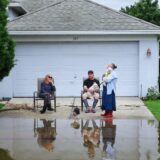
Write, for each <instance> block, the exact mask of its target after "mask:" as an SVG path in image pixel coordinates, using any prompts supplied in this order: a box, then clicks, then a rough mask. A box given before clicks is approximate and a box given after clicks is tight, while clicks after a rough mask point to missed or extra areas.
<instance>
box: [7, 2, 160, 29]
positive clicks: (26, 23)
mask: <svg viewBox="0 0 160 160" xmlns="http://www.w3.org/2000/svg"><path fill="white" fill-rule="evenodd" d="M34 1H35V0H34ZM51 1H52V2H51ZM53 1H54V2H53ZM50 2H51V3H48V5H47V6H44V7H42V8H41V7H40V8H39V9H38V10H36V11H35V10H34V11H32V12H29V13H28V14H26V15H24V16H21V17H19V18H17V19H16V20H13V21H11V22H9V24H8V28H9V30H10V31H109V30H146V31H147V30H160V27H159V26H156V25H154V24H151V23H148V22H146V21H143V20H140V19H138V18H134V17H132V16H129V15H127V14H124V13H121V12H118V11H115V10H112V9H110V8H108V7H105V6H102V5H99V4H97V3H95V2H93V1H90V0H50Z"/></svg>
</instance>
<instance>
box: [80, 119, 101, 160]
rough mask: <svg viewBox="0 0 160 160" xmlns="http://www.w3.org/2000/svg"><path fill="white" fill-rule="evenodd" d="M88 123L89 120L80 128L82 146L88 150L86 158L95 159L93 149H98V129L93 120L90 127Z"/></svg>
mask: <svg viewBox="0 0 160 160" xmlns="http://www.w3.org/2000/svg"><path fill="white" fill-rule="evenodd" d="M82 121H83V120H82ZM89 122H90V120H87V121H86V122H85V125H84V126H82V135H83V141H84V143H83V145H84V147H86V148H87V149H88V156H89V158H91V159H92V158H94V157H95V147H99V144H100V128H99V127H98V126H97V124H96V122H95V120H91V122H92V126H91V127H90V126H89ZM82 125H83V122H82Z"/></svg>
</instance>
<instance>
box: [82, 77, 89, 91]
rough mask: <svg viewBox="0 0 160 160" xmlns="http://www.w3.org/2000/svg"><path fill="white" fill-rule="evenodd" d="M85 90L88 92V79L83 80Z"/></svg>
mask: <svg viewBox="0 0 160 160" xmlns="http://www.w3.org/2000/svg"><path fill="white" fill-rule="evenodd" d="M83 90H84V91H86V92H87V91H88V87H87V81H86V80H85V81H84V82H83Z"/></svg>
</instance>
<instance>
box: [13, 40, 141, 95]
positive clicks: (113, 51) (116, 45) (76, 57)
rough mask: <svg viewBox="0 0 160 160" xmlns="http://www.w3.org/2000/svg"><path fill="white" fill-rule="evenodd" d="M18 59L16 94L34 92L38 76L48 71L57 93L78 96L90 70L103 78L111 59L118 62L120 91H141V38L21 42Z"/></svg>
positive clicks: (15, 78)
mask: <svg viewBox="0 0 160 160" xmlns="http://www.w3.org/2000/svg"><path fill="white" fill-rule="evenodd" d="M16 59H17V60H18V61H17V65H16V66H15V68H14V76H13V84H14V96H32V94H33V91H34V90H35V89H36V86H37V78H39V77H44V75H45V74H47V73H51V74H53V76H54V77H55V83H56V87H57V95H58V96H79V95H80V91H81V89H82V78H83V77H86V76H87V71H88V70H90V69H93V70H94V71H95V76H96V77H97V76H98V77H100V78H101V76H102V74H103V72H104V71H105V68H106V65H107V64H108V63H112V62H114V63H116V64H117V65H118V69H117V75H118V83H117V95H118V96H137V95H138V42H95V43H91V42H88V43H87V42H86V43H19V44H17V47H16ZM124 86H125V87H124Z"/></svg>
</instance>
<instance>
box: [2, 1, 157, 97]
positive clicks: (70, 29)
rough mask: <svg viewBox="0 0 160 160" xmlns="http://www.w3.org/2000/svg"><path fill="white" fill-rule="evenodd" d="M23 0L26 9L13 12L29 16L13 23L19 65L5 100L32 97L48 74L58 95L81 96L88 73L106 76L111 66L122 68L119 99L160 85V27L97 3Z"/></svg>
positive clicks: (4, 88)
mask: <svg viewBox="0 0 160 160" xmlns="http://www.w3.org/2000/svg"><path fill="white" fill-rule="evenodd" d="M18 1H21V3H20V4H21V7H20V6H18V5H17V6H12V7H11V6H10V9H11V8H12V11H13V12H16V13H17V14H20V15H21V14H23V12H25V11H26V12H27V14H24V15H23V16H20V17H18V18H16V17H15V18H16V19H15V20H13V21H10V22H9V23H8V29H9V33H10V35H11V36H12V37H13V38H14V40H15V41H16V42H17V45H16V57H15V58H16V59H17V62H16V66H15V67H14V69H13V70H12V72H11V74H10V76H9V77H8V78H5V79H4V80H3V82H2V83H1V84H0V88H1V90H0V97H6V96H7V97H27V96H32V94H33V91H35V89H36V81H37V78H38V77H43V76H44V75H45V74H46V73H48V72H50V73H52V74H53V75H54V76H55V82H56V85H57V95H58V96H79V95H80V91H81V86H82V78H83V77H84V76H85V75H86V74H87V71H88V70H89V69H93V70H94V71H95V74H96V76H98V77H101V75H102V73H103V72H104V70H105V68H106V64H107V63H111V62H115V63H116V64H117V65H118V69H117V72H118V76H119V80H118V85H117V87H118V88H117V95H118V96H141V95H142V96H145V95H146V93H147V89H148V88H149V87H151V86H155V85H157V79H158V43H157V42H158V41H157V37H158V35H159V34H160V27H158V26H156V25H153V24H151V23H148V22H145V21H143V20H140V19H137V18H134V17H132V16H129V15H126V14H124V13H121V12H118V11H115V10H112V9H110V8H108V7H104V6H102V5H99V4H97V3H95V2H93V1H91V0H18ZM23 8H24V10H23ZM15 16H17V15H16V14H15ZM149 50H150V51H151V54H147V51H149ZM93 62H94V63H93ZM42 64H43V65H42ZM93 64H94V65H93ZM44 66H45V67H44ZM126 77H127V78H126ZM124 84H125V87H124ZM73 90H74V92H73Z"/></svg>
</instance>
